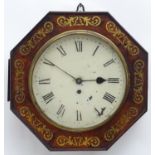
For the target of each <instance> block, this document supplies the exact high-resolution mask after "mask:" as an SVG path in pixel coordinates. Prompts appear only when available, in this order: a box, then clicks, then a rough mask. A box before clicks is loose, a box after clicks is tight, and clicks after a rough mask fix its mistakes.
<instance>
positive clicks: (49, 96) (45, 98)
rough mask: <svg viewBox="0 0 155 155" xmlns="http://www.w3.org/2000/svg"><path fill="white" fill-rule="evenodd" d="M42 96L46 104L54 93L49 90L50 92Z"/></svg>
mask: <svg viewBox="0 0 155 155" xmlns="http://www.w3.org/2000/svg"><path fill="white" fill-rule="evenodd" d="M42 98H43V100H44V101H45V102H46V104H48V103H49V102H50V101H52V100H53V98H54V94H53V92H50V93H48V94H46V95H44V96H43V97H42Z"/></svg>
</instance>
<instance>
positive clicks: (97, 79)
mask: <svg viewBox="0 0 155 155" xmlns="http://www.w3.org/2000/svg"><path fill="white" fill-rule="evenodd" d="M91 81H92V82H93V81H95V82H96V83H98V84H102V83H103V82H105V81H106V79H104V78H102V77H97V78H96V79H91V80H82V82H91Z"/></svg>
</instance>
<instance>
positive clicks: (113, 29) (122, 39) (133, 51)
mask: <svg viewBox="0 0 155 155" xmlns="http://www.w3.org/2000/svg"><path fill="white" fill-rule="evenodd" d="M106 30H107V31H108V32H110V33H111V34H112V35H113V37H114V38H116V39H117V40H118V41H119V43H120V44H121V45H123V46H124V47H125V48H126V49H127V50H128V52H129V54H130V55H131V56H135V55H138V54H139V48H138V46H136V45H135V44H134V43H133V42H132V41H131V40H130V39H129V38H128V36H127V35H126V34H125V33H123V32H122V31H121V30H120V29H119V28H118V27H117V26H116V24H115V23H114V22H112V21H108V22H107V23H106Z"/></svg>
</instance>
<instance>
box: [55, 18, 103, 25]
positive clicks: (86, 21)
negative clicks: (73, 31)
mask: <svg viewBox="0 0 155 155" xmlns="http://www.w3.org/2000/svg"><path fill="white" fill-rule="evenodd" d="M57 24H58V25H59V26H61V27H66V26H70V27H71V26H94V27H97V26H99V25H100V24H101V18H100V17H99V16H93V17H87V16H71V17H65V16H60V17H58V18H57Z"/></svg>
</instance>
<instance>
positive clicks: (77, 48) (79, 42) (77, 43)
mask: <svg viewBox="0 0 155 155" xmlns="http://www.w3.org/2000/svg"><path fill="white" fill-rule="evenodd" d="M75 46H76V51H77V52H82V41H75Z"/></svg>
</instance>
